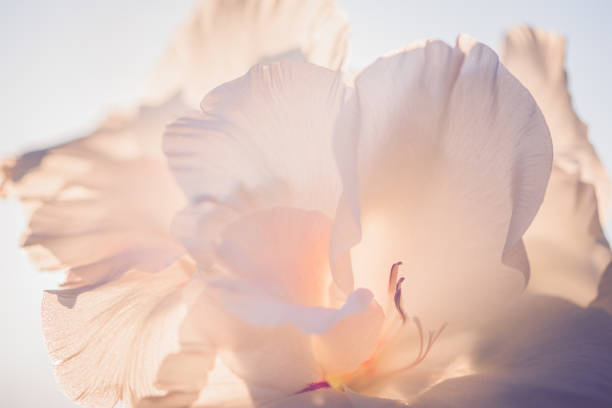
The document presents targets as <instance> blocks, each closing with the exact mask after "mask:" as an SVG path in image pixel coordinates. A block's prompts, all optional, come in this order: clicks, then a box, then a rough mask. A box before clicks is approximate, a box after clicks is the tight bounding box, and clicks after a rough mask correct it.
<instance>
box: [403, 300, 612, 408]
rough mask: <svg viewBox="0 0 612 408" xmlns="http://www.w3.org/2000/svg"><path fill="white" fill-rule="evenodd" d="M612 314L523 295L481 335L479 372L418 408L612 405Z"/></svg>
mask: <svg viewBox="0 0 612 408" xmlns="http://www.w3.org/2000/svg"><path fill="white" fill-rule="evenodd" d="M611 345H612V317H611V316H610V315H609V314H608V313H606V312H605V311H603V310H600V309H598V308H587V309H583V308H580V307H578V306H576V305H574V304H572V303H569V302H567V301H564V300H562V299H559V298H553V297H550V298H549V297H543V296H524V297H523V299H521V300H520V302H519V303H517V304H515V305H513V307H512V308H511V310H510V311H509V312H508V313H507V314H506V315H504V316H500V319H499V320H498V321H497V322H496V323H494V324H492V325H491V326H490V327H489V328H488V329H486V330H485V331H484V332H483V333H482V338H481V341H480V344H479V346H478V348H477V349H476V352H475V354H474V361H473V365H474V369H475V371H476V374H474V375H468V376H465V377H459V378H455V379H451V380H447V381H444V382H442V383H440V384H439V385H437V386H435V387H433V388H432V389H431V390H429V391H427V392H425V393H424V394H422V395H421V396H420V397H419V398H418V399H417V400H416V401H414V403H413V404H412V405H411V406H414V407H418V408H420V407H436V408H439V407H470V408H474V407H483V408H484V407H499V408H505V407H534V408H535V407H568V408H569V407H579V406H580V407H602V408H603V407H609V406H611V404H612V394H611V393H610V384H612V346H611Z"/></svg>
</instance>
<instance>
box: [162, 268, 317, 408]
mask: <svg viewBox="0 0 612 408" xmlns="http://www.w3.org/2000/svg"><path fill="white" fill-rule="evenodd" d="M200 282H201V279H200V280H198V279H196V280H194V281H192V282H191V283H190V284H189V286H197V285H200ZM243 291H244V293H243V294H236V293H227V291H226V290H225V289H219V288H213V287H211V286H209V285H208V284H206V285H203V286H201V289H200V292H199V295H197V297H196V300H195V302H193V303H192V306H191V307H190V310H189V313H188V314H187V316H186V318H185V319H184V321H183V323H182V326H181V331H180V343H181V349H180V352H179V356H180V355H182V357H175V358H179V359H183V361H187V359H188V357H189V355H192V354H193V353H203V354H206V355H208V356H213V357H214V356H216V359H217V362H216V363H215V370H216V369H217V368H219V364H221V366H226V367H227V368H228V369H229V370H230V371H231V373H233V375H234V376H236V377H237V378H238V379H239V380H240V382H243V383H244V385H242V386H241V387H246V389H247V390H248V394H249V397H250V399H252V400H257V401H265V400H270V398H278V397H280V396H287V395H291V394H293V393H296V392H298V391H299V390H301V389H302V388H303V387H304V386H305V385H307V384H309V383H312V382H315V381H317V380H318V379H319V378H320V377H321V375H322V374H321V373H320V370H319V368H318V367H317V365H316V362H315V360H314V358H313V355H312V351H311V349H312V346H311V340H310V337H309V335H308V334H307V333H304V332H303V331H301V330H300V329H299V328H298V327H297V325H296V324H292V323H293V322H292V321H291V316H288V315H286V318H285V319H284V321H279V320H277V321H271V320H267V321H265V322H264V323H263V324H256V323H254V322H253V321H254V320H257V318H256V317H254V316H256V315H257V312H258V311H261V310H262V309H261V306H260V305H259V304H258V299H257V296H251V297H250V298H249V299H247V300H243V299H242V298H246V297H249V296H250V294H249V293H248V292H249V289H248V288H247V287H246V285H245V287H244V288H243ZM263 302H265V298H264V299H263ZM228 304H231V308H229V307H228ZM275 306H276V308H277V309H279V308H281V307H282V303H280V302H279V303H277V304H276V305H275ZM243 307H247V308H251V309H249V310H244V309H243ZM304 309H306V310H307V309H308V308H306V307H303V309H302V310H301V311H303V310H304ZM282 312H283V311H282V310H280V311H279V313H282ZM266 318H267V316H261V317H260V319H266ZM257 323H259V321H257ZM285 323H286V324H285ZM162 368H165V367H162ZM215 370H212V371H210V367H207V366H202V367H200V368H199V372H195V375H193V376H189V378H187V377H185V376H183V375H182V374H180V375H177V374H174V375H173V374H172V373H171V372H170V371H169V370H168V369H167V368H165V372H164V371H160V372H159V376H158V378H164V379H165V380H164V383H166V384H172V387H171V388H169V389H168V390H169V391H171V392H176V391H182V392H183V393H185V392H187V393H189V392H192V391H193V390H195V389H198V388H200V390H199V391H200V395H202V394H206V395H208V396H209V397H208V398H209V399H210V400H209V401H206V402H208V403H210V402H211V401H217V402H219V404H220V406H223V405H222V403H225V402H224V401H231V400H232V399H233V398H234V397H235V395H234V394H232V393H230V394H225V395H224V394H223V393H221V392H219V390H217V389H216V387H219V383H218V381H217V380H215V381H217V382H216V383H215V382H214V381H213V379H212V377H211V376H212V375H213V374H214V371H215ZM172 377H174V379H172ZM211 381H213V382H212V383H211ZM181 383H182V385H180V384H181ZM202 384H204V385H202ZM234 385H236V384H234Z"/></svg>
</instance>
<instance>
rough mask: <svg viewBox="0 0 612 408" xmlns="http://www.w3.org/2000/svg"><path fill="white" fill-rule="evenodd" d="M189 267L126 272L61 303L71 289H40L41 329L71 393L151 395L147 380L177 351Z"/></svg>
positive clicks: (89, 401)
mask: <svg viewBox="0 0 612 408" xmlns="http://www.w3.org/2000/svg"><path fill="white" fill-rule="evenodd" d="M191 268H192V266H190V265H189V264H187V263H185V262H183V261H178V262H176V263H174V264H173V265H171V266H169V267H168V268H166V269H164V270H163V271H160V272H157V273H148V272H142V271H138V270H130V271H128V272H126V273H125V274H123V276H121V277H120V278H119V279H117V280H114V281H112V282H110V283H107V284H105V285H101V286H99V287H97V288H95V289H94V290H91V291H85V292H84V293H81V294H80V295H79V297H78V299H76V302H75V301H74V299H72V301H69V302H66V299H67V298H70V297H73V295H74V294H73V293H72V291H71V290H64V291H58V292H55V293H45V295H44V297H43V305H42V318H43V324H42V325H43V332H44V335H45V339H46V343H47V348H48V350H49V354H50V356H51V358H52V360H53V361H54V363H55V373H56V375H57V378H58V381H59V383H60V385H61V386H62V389H63V390H64V391H65V392H66V394H68V396H69V397H70V398H72V399H73V400H75V401H77V402H79V403H81V404H84V405H85V406H108V407H112V406H114V404H115V403H116V402H117V401H118V400H120V399H122V400H124V402H126V403H128V404H129V402H130V401H131V400H132V399H134V398H138V397H142V396H145V395H151V394H155V393H156V392H158V391H156V390H155V388H154V387H153V384H154V382H155V378H156V375H157V370H158V368H159V365H160V363H161V362H162V359H163V358H164V357H165V356H166V355H167V354H168V353H170V352H172V351H174V350H176V349H178V338H177V337H178V328H179V324H180V323H181V321H182V318H183V316H184V313H185V307H184V306H183V303H182V301H181V293H180V291H181V286H182V285H183V284H184V283H185V282H186V281H187V280H188V279H189V275H190V274H191V273H192V270H191ZM66 303H68V304H69V305H70V306H66V305H65V304H66Z"/></svg>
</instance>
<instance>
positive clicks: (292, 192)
mask: <svg viewBox="0 0 612 408" xmlns="http://www.w3.org/2000/svg"><path fill="white" fill-rule="evenodd" d="M346 94H347V91H346V87H345V85H344V84H343V83H342V81H341V76H340V75H339V74H338V73H336V72H333V71H330V70H328V69H325V68H321V67H317V66H314V65H311V64H307V63H299V62H292V61H282V62H280V63H274V64H271V65H258V66H256V67H254V68H253V69H251V70H250V71H249V73H248V74H246V75H245V76H243V77H241V78H239V79H237V80H234V81H232V82H229V83H226V84H224V85H222V86H220V87H218V88H216V89H215V90H213V91H212V92H211V93H209V94H208V96H207V97H206V98H205V99H204V101H203V102H202V110H203V112H201V113H199V114H194V115H192V116H189V117H184V118H181V119H179V120H178V121H176V122H174V123H173V124H171V125H170V126H169V127H168V128H167V130H166V133H165V135H164V150H165V153H166V155H167V157H168V161H169V165H170V168H171V169H172V171H173V172H174V174H175V175H176V177H177V179H178V181H179V184H180V185H181V186H182V187H183V189H184V191H185V192H186V194H187V195H188V197H189V199H190V201H191V207H190V208H188V209H187V210H185V211H184V212H183V213H182V214H181V215H179V217H178V218H177V222H176V223H175V233H176V234H177V235H178V236H179V237H180V238H181V241H182V242H183V243H184V244H185V245H186V247H187V248H188V249H189V250H190V252H191V253H192V255H193V256H194V257H195V258H196V259H197V260H198V261H199V262H201V263H205V260H206V259H207V258H208V257H209V256H210V250H211V248H210V241H209V240H207V239H202V237H203V236H206V234H208V235H210V232H209V231H217V232H221V231H222V230H223V227H224V225H225V224H226V223H229V222H232V221H234V220H235V219H237V218H238V217H239V216H240V215H241V214H244V213H247V212H250V211H255V210H258V209H259V210H260V209H266V208H272V207H276V206H279V205H281V206H288V207H294V208H298V209H302V210H318V211H321V212H322V213H323V214H325V215H327V216H330V217H331V216H333V214H334V213H335V210H336V205H337V201H338V197H339V195H340V179H339V175H338V171H337V168H336V165H335V160H334V157H333V152H332V136H333V131H334V125H335V120H336V114H337V113H338V112H339V110H340V108H341V106H342V103H343V102H344V100H345V97H346ZM224 219H226V221H224ZM211 224H212V225H211ZM215 233H216V232H215ZM212 236H214V235H212Z"/></svg>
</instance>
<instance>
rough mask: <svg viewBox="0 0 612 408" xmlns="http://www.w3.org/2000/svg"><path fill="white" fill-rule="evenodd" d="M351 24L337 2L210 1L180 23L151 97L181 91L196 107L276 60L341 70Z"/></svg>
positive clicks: (315, 0)
mask: <svg viewBox="0 0 612 408" xmlns="http://www.w3.org/2000/svg"><path fill="white" fill-rule="evenodd" d="M347 39H348V24H347V22H346V19H345V18H344V16H343V15H342V14H341V13H340V12H339V11H338V9H337V7H336V5H335V3H334V0H311V1H307V2H304V1H301V0H281V1H276V0H274V1H273V0H251V1H249V2H244V1H236V0H229V1H227V0H207V1H203V2H201V4H200V5H199V7H198V8H197V10H196V12H195V15H194V16H193V17H192V18H191V20H190V21H189V22H188V23H187V24H186V25H185V26H184V27H182V28H181V29H180V30H179V32H178V33H177V35H176V37H175V38H174V40H173V42H172V43H171V44H170V47H169V48H168V50H167V51H166V53H165V55H164V56H163V57H162V60H161V62H160V64H159V66H158V67H157V70H156V71H155V72H154V74H153V78H152V81H151V82H152V83H151V85H152V86H151V89H150V91H149V94H150V97H151V98H153V99H154V100H156V101H160V100H165V99H166V98H168V97H170V96H173V95H174V94H176V93H177V92H179V91H182V92H183V93H184V96H185V99H186V100H187V102H188V103H189V105H190V106H194V107H195V106H197V104H198V103H199V102H200V101H201V100H202V98H203V97H204V95H206V93H207V92H208V91H210V90H211V89H213V88H214V87H216V86H217V85H220V84H222V83H223V82H227V81H230V80H232V79H234V78H237V77H239V76H241V75H243V74H245V73H246V72H247V70H248V69H249V68H251V66H253V65H255V64H257V63H259V62H263V61H265V60H268V61H270V60H272V59H276V58H294V59H298V60H303V61H310V62H312V63H315V64H318V65H321V66H324V67H329V68H331V69H338V68H340V67H341V66H342V63H343V62H344V58H345V56H346V48H347Z"/></svg>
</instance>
